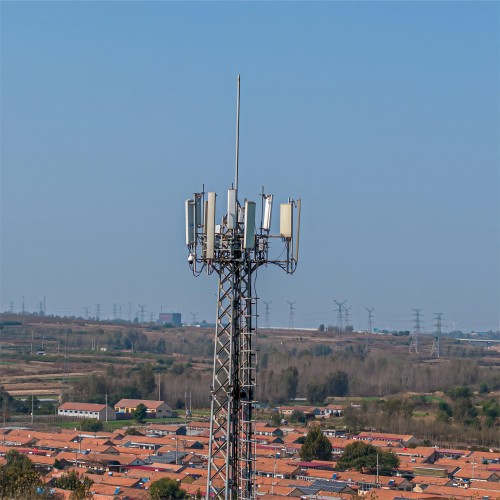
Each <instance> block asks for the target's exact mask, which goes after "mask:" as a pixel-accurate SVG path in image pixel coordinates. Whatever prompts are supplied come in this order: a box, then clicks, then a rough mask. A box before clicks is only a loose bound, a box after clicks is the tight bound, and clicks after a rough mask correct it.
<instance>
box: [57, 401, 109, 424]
mask: <svg viewBox="0 0 500 500" xmlns="http://www.w3.org/2000/svg"><path fill="white" fill-rule="evenodd" d="M57 414H58V415H61V416H63V417H72V418H95V419H96V420H116V413H115V412H114V410H113V409H112V408H110V407H109V406H107V405H100V404H93V403H63V404H62V405H61V406H59V408H58V409H57Z"/></svg>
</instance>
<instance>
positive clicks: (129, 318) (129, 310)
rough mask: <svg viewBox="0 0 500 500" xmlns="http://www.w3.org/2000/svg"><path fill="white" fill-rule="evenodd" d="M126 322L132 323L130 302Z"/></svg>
mask: <svg viewBox="0 0 500 500" xmlns="http://www.w3.org/2000/svg"><path fill="white" fill-rule="evenodd" d="M128 321H129V323H130V322H131V321H132V302H129V303H128Z"/></svg>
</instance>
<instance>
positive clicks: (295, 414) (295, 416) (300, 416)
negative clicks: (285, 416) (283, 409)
mask: <svg viewBox="0 0 500 500" xmlns="http://www.w3.org/2000/svg"><path fill="white" fill-rule="evenodd" d="M305 421H306V415H305V413H304V412H303V411H299V410H293V411H292V414H291V415H290V422H301V423H304V422H305Z"/></svg>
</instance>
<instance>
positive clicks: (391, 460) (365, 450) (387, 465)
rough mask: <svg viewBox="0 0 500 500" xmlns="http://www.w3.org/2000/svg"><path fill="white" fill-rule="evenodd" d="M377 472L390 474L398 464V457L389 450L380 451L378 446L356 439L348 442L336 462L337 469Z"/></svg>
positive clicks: (368, 472) (385, 474) (384, 474)
mask: <svg viewBox="0 0 500 500" xmlns="http://www.w3.org/2000/svg"><path fill="white" fill-rule="evenodd" d="M377 457H378V472H379V474H380V475H382V476H390V475H391V474H392V472H393V471H394V470H395V469H397V468H398V466H399V458H398V457H397V456H396V455H395V454H394V453H392V452H390V451H382V450H380V449H379V448H377V447H375V446H373V445H371V444H368V443H365V442H363V441H357V442H356V443H352V444H348V445H347V446H346V448H345V451H344V453H342V455H341V457H340V459H339V461H338V462H337V467H336V469H337V470H347V469H355V470H357V471H358V472H362V473H365V474H375V473H376V472H377Z"/></svg>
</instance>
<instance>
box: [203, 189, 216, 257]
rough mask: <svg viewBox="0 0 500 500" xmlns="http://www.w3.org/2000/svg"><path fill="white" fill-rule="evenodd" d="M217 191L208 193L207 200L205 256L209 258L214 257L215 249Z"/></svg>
mask: <svg viewBox="0 0 500 500" xmlns="http://www.w3.org/2000/svg"><path fill="white" fill-rule="evenodd" d="M216 196H217V195H216V194H215V193H208V200H207V213H206V218H207V220H206V228H205V229H206V236H207V246H206V250H205V257H206V258H207V259H213V258H214V254H215V252H214V250H215V199H216Z"/></svg>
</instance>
